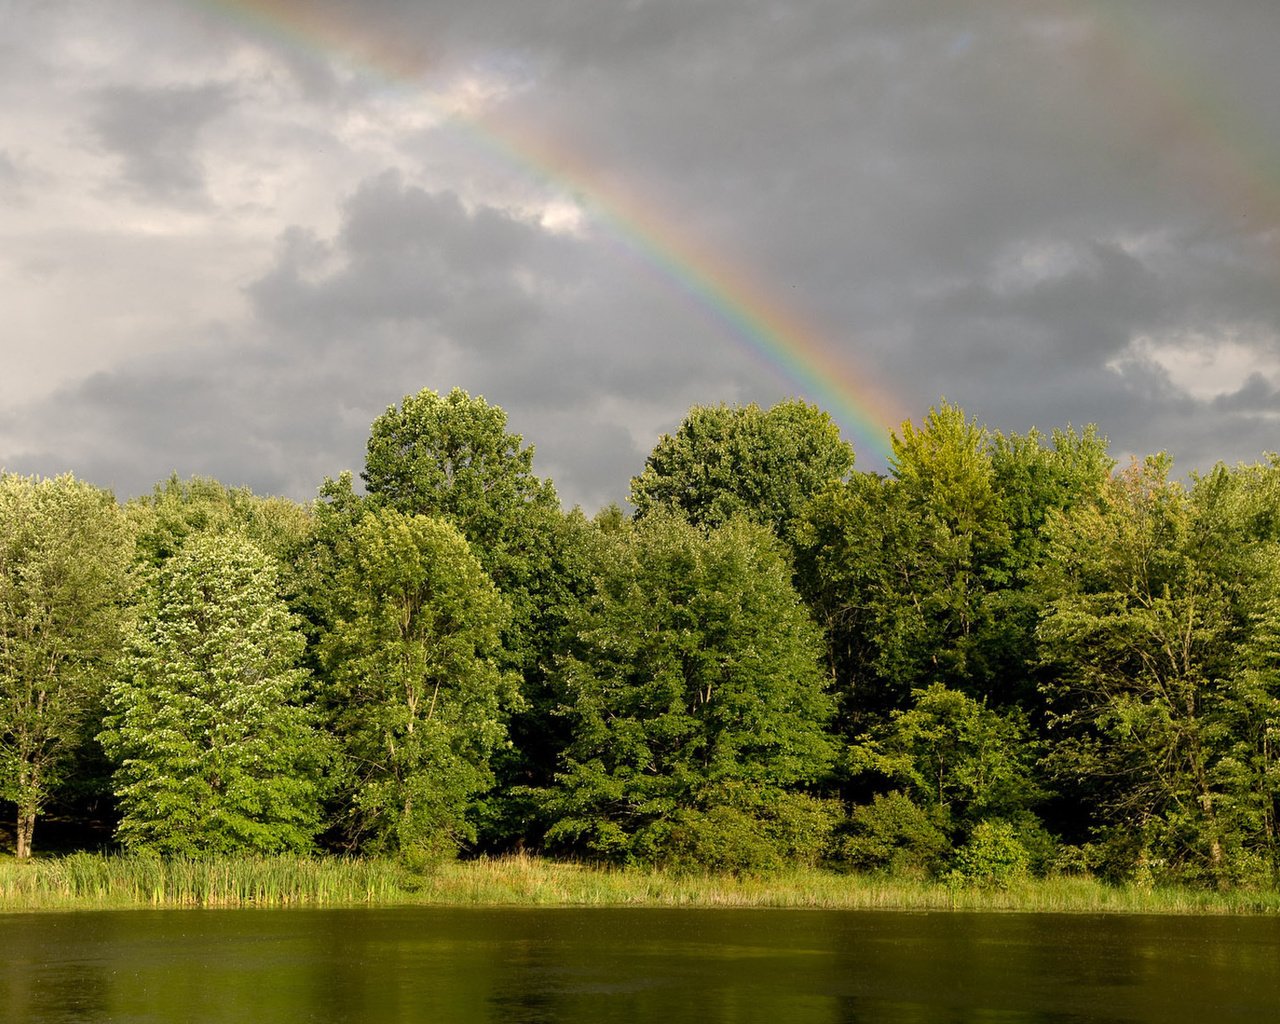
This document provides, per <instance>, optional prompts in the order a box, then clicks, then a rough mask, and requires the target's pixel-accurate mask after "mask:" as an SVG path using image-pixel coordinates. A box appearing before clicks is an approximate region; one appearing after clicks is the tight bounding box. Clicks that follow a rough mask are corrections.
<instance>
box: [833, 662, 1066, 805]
mask: <svg viewBox="0 0 1280 1024" xmlns="http://www.w3.org/2000/svg"><path fill="white" fill-rule="evenodd" d="M1037 754H1038V751H1037V745H1036V744H1035V743H1034V741H1032V739H1031V737H1030V730H1029V729H1028V727H1027V723H1026V721H1025V719H1024V718H1023V716H1022V715H1021V714H1020V713H1019V712H1017V711H1009V712H1004V713H1001V712H997V711H995V710H993V709H991V708H988V707H986V706H985V705H983V704H981V703H979V702H978V701H975V700H973V699H972V698H971V697H966V696H965V695H964V694H962V693H957V692H956V691H954V690H948V689H947V688H946V687H945V686H942V685H941V684H939V683H935V684H933V685H932V686H930V687H928V688H926V689H924V690H917V691H916V693H915V695H914V701H913V703H912V706H911V707H910V708H909V709H908V710H905V711H895V712H894V713H893V715H892V717H891V719H890V723H889V725H888V727H887V728H885V729H884V730H882V731H881V732H880V734H879V735H877V736H876V737H874V738H871V739H869V740H867V741H866V742H865V743H863V744H860V745H858V746H856V747H854V748H853V751H852V756H853V759H854V764H855V768H856V769H858V770H862V771H871V772H875V773H876V774H878V775H881V776H883V777H884V778H885V779H887V780H888V781H889V782H890V783H891V784H892V785H893V786H894V787H895V788H897V789H899V790H901V791H903V792H905V793H907V794H908V795H909V796H910V797H911V798H912V799H913V800H914V801H915V802H916V803H918V804H919V805H920V806H921V807H926V808H930V809H933V808H936V809H937V810H938V811H940V812H941V814H942V817H943V819H944V820H946V821H948V822H953V823H955V824H957V825H960V826H962V827H963V826H964V825H965V824H966V823H968V825H969V826H970V827H971V826H972V824H973V823H974V822H976V821H979V820H982V819H983V818H992V817H999V818H1007V817H1014V816H1016V815H1017V814H1019V813H1020V812H1022V811H1025V810H1027V809H1028V808H1029V807H1031V805H1032V804H1034V803H1035V801H1036V800H1038V799H1039V798H1040V797H1041V796H1042V795H1043V794H1042V793H1041V791H1040V788H1039V786H1038V785H1037V783H1036V780H1035V762H1036V758H1037Z"/></svg>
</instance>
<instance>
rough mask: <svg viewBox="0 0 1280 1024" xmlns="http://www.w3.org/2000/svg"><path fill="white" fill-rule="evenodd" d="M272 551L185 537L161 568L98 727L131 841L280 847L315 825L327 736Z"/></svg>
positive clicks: (309, 837) (304, 840) (218, 849)
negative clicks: (319, 727) (314, 709)
mask: <svg viewBox="0 0 1280 1024" xmlns="http://www.w3.org/2000/svg"><path fill="white" fill-rule="evenodd" d="M303 646H304V640H303V637H302V635H301V633H300V632H299V631H298V629H297V622H296V620H295V619H294V617H293V616H292V615H291V614H290V613H289V611H288V608H287V606H286V604H285V603H284V601H283V600H282V599H281V598H280V597H279V594H278V578H277V573H276V569H275V565H274V563H273V561H272V560H271V559H270V558H268V557H267V556H266V555H265V554H264V553H263V552H262V551H261V549H259V548H258V547H257V546H256V545H254V544H253V543H252V542H250V541H247V540H244V539H243V538H240V537H237V536H235V535H234V534H227V535H218V534H198V535H195V536H192V537H190V538H189V539H188V540H187V541H186V543H185V544H183V545H182V547H181V548H179V549H178V550H177V552H176V553H174V554H173V555H172V556H171V557H170V558H168V559H167V560H166V561H165V562H164V563H163V565H161V566H160V567H159V568H158V569H157V570H156V571H155V573H154V575H153V576H152V578H151V580H150V582H149V585H148V586H147V588H146V591H145V594H144V598H143V601H142V606H141V609H140V616H139V620H138V623H137V626H136V629H135V632H134V634H133V636H132V638H131V640H130V643H129V650H128V654H127V657H126V658H125V659H124V661H123V665H122V671H121V674H120V676H119V678H118V679H117V680H116V681H115V682H114V683H113V684H112V686H111V688H110V691H109V694H108V710H109V714H108V716H107V718H106V720H105V723H104V724H105V728H104V730H103V732H102V733H101V735H100V739H101V742H102V745H103V747H104V749H105V750H106V751H107V753H108V755H109V756H110V757H111V758H112V760H113V761H114V762H115V764H116V766H117V767H116V771H115V776H114V779H115V787H116V795H117V797H118V798H119V805H120V811H121V821H120V825H119V830H118V836H119V838H120V840H121V842H123V843H124V844H125V845H126V846H127V847H129V848H131V849H140V850H154V851H156V852H159V853H166V854H185V855H191V854H198V853H240V852H248V853H278V852H283V851H301V850H306V849H308V848H310V846H311V845H312V843H313V840H314V837H315V835H316V833H317V832H318V831H319V828H320V824H321V819H320V797H321V795H322V782H321V780H322V775H323V770H324V767H325V761H326V759H327V753H326V744H325V742H324V740H323V739H322V737H321V736H320V734H319V733H318V732H317V731H316V729H315V728H314V725H313V716H312V713H311V711H310V710H309V709H307V708H306V707H305V706H304V703H303V701H304V697H305V693H304V686H305V676H306V673H305V672H304V671H303V670H301V669H299V668H298V667H297V665H298V661H299V659H300V657H301V655H302V649H303Z"/></svg>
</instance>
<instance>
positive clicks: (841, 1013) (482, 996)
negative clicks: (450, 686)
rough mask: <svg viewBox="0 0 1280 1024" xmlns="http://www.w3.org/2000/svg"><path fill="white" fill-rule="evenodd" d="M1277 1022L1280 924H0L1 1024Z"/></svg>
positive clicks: (176, 919) (996, 918)
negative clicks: (216, 1023) (224, 1023)
mask: <svg viewBox="0 0 1280 1024" xmlns="http://www.w3.org/2000/svg"><path fill="white" fill-rule="evenodd" d="M1276 1019H1280V920H1275V919H1268V918H1175V917H1143V916H1135V917H1119V916H1114V917H1110V916H1108V917H1102V916H1066V915H1062V916H1059V915H1030V914H1025V915H1024V914H898V913H867V912H853V911H811V910H800V911H787V910H652V909H628V910H616V909H595V910H535V909H433V908H397V909H371V910H203V911H199V910H196V911H188V910H162V911H147V910H133V911H120V912H107V911H98V912H89V913H47V914H3V915H0V1020H5V1021H8V1020H12V1021H28V1022H55V1021H57V1022H71V1021H74V1022H76V1024H82V1022H94V1021H118V1022H157V1024H159V1022H164V1024H169V1022H181V1021H190V1022H214V1021H227V1022H235V1024H246V1022H255V1021H271V1022H273V1024H274V1022H294V1021H316V1022H336V1021H352V1022H361V1024H366V1022H367V1024H381V1022H389V1021H396V1022H400V1021H414V1022H418V1021H423V1022H436V1021H448V1022H464V1024H465V1022H480V1021H485V1022H488V1021H493V1022H498V1021H501V1022H504V1024H507V1022H551V1021H557V1022H558V1021H583V1022H586V1021H591V1022H605V1021H628V1022H636V1021H657V1022H661V1024H681V1022H685V1021H690V1022H694V1021H696V1022H698V1024H713V1022H730V1021H732V1022H738V1021H767V1022H770V1024H792V1022H796V1024H806V1022H824V1024H825V1022H850V1024H852V1022H864V1021H865V1022H876V1024H908V1022H910V1024H932V1022H947V1024H968V1022H973V1024H978V1022H981V1024H993V1022H1002V1024H1003V1022H1023V1021H1035V1022H1046V1024H1048V1022H1053V1024H1067V1022H1083V1021H1160V1022H1177V1021H1194V1022H1196V1024H1204V1022H1221V1021H1237V1020H1238V1021H1250V1022H1262V1021H1270V1020H1276Z"/></svg>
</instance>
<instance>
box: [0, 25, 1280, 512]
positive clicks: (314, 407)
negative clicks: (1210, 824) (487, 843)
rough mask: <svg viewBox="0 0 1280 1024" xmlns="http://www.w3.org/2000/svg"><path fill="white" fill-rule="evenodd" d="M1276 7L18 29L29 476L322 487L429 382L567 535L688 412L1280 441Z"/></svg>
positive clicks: (16, 383) (4, 306) (10, 30)
mask: <svg viewBox="0 0 1280 1024" xmlns="http://www.w3.org/2000/svg"><path fill="white" fill-rule="evenodd" d="M1277 40H1280V4H1277V3H1275V2H1274V0H1256V2H1254V0H1222V2H1220V3H1212V4H1209V3H1204V2H1203V0H1129V2H1122V0H948V2H947V3H937V2H935V0H807V2H800V0H696V2H695V0H617V2H615V0H535V2H523V3H515V2H512V0H456V2H455V0H432V2H423V0H359V2H343V3H336V2H330V0H253V2H196V0H0V105H2V108H3V109H4V111H5V117H4V118H3V120H2V121H0V345H2V352H3V362H2V363H0V467H3V468H4V469H6V470H8V471H11V472H22V473H36V474H41V475H53V474H55V473H61V472H68V471H70V472H73V473H75V474H76V475H77V476H79V477H81V478H83V479H86V480H89V481H91V482H93V483H96V484H99V485H102V486H106V487H111V488H112V489H114V490H115V492H116V494H117V496H119V497H121V498H126V497H129V496H131V495H135V494H139V493H145V492H147V491H149V490H150V489H151V487H152V485H153V484H154V483H155V482H157V481H159V480H162V479H164V478H166V477H168V476H169V475H170V474H171V473H175V472H176V473H177V474H178V475H179V476H182V477H189V476H193V475H201V476H213V477H216V478H218V479H220V480H222V481H223V482H224V483H227V484H231V485H237V486H239V485H245V486H249V487H252V488H253V489H254V490H255V491H258V492H260V493H264V494H282V495H286V496H290V497H293V498H296V499H300V500H303V499H308V498H311V497H313V496H314V495H315V493H316V489H317V487H318V486H319V485H320V483H321V482H322V481H323V479H324V478H325V477H326V476H336V475H337V474H338V473H339V472H341V471H343V470H347V469H350V470H352V471H354V472H355V473H356V474H357V475H358V473H359V470H360V468H361V466H362V461H363V452H364V445H365V441H366V439H367V437H368V430H369V425H370V423H371V422H372V421H373V419H374V418H375V417H376V416H378V415H379V414H380V413H381V412H382V411H384V410H385V409H386V408H387V407H388V406H390V405H393V404H395V403H398V402H399V401H400V400H401V398H402V397H403V396H405V395H407V394H413V393H416V392H418V391H419V390H421V389H423V388H430V389H432V390H435V391H438V392H440V393H445V392H448V391H449V390H450V389H452V388H455V387H459V388H462V389H464V390H466V391H467V392H469V393H470V394H472V395H483V396H484V397H485V399H486V400H487V401H488V402H490V403H491V404H496V405H499V406H501V407H502V408H503V409H504V410H505V411H506V413H507V416H508V425H509V428H510V429H511V430H512V431H514V432H516V433H518V434H521V435H522V436H523V437H524V439H525V441H526V442H527V443H532V444H533V445H534V446H535V448H536V452H537V454H536V457H535V461H534V466H535V470H536V471H537V472H538V473H539V474H540V475H542V476H549V477H550V478H551V479H552V480H553V481H554V482H555V484H556V487H557V490H558V491H559V493H560V495H561V498H562V500H563V501H564V502H565V504H566V505H573V504H581V505H582V506H583V507H584V508H585V509H587V510H589V511H590V510H594V509H595V508H598V507H600V506H602V505H604V504H606V503H608V502H612V501H623V500H624V499H625V498H626V495H627V491H628V486H629V481H630V478H631V477H632V476H634V475H635V474H637V473H639V472H640V470H641V469H642V468H643V465H644V460H645V457H646V455H647V454H648V453H649V451H650V450H651V449H652V447H653V445H654V443H655V442H656V441H657V439H658V437H659V436H660V435H661V434H662V433H664V432H670V431H672V430H674V429H675V428H676V427H677V426H678V425H679V423H680V421H681V419H682V418H683V416H684V415H685V413H686V412H687V411H688V409H689V408H690V406H692V405H695V404H716V403H720V402H726V403H730V404H745V403H748V402H756V403H759V404H761V405H762V406H768V405H771V404H773V403H774V402H777V401H780V400H782V399H785V398H790V397H799V398H804V399H805V400H808V401H812V402H815V403H816V404H818V405H821V406H822V407H823V408H825V409H827V410H828V411H829V412H831V413H832V415H833V416H834V417H835V419H836V420H837V422H839V423H840V424H841V427H842V429H843V430H844V432H845V436H846V437H847V438H848V440H849V441H850V442H851V443H852V444H853V445H854V448H855V451H856V454H857V468H859V469H864V470H876V471H882V470H884V469H885V468H886V466H887V465H888V463H887V458H888V451H889V447H888V445H889V442H888V439H889V436H890V432H891V431H893V430H895V429H900V424H901V423H902V422H903V421H904V420H908V419H910V420H913V421H915V422H916V423H919V422H920V420H921V419H922V418H923V417H924V416H925V415H927V413H928V410H929V408H930V407H931V406H933V405H936V404H937V403H939V402H940V401H941V400H943V399H945V400H947V401H950V402H952V403H956V404H959V405H960V406H962V407H963V408H964V409H965V410H966V411H967V412H968V413H969V414H970V415H971V416H972V417H974V418H976V419H978V420H979V421H981V422H982V423H985V424H986V425H988V426H989V427H991V428H992V429H996V430H1001V431H1004V432H1011V431H1013V432H1019V433H1021V432H1024V431H1026V430H1028V429H1030V428H1032V427H1037V428H1039V429H1040V430H1042V431H1046V432H1048V431H1051V430H1053V429H1054V428H1058V427H1066V426H1073V427H1076V428H1080V427H1083V426H1085V425H1087V424H1096V425H1097V427H1098V429H1099V430H1100V431H1101V432H1102V433H1103V434H1104V435H1105V436H1106V437H1107V438H1108V439H1109V440H1110V444H1111V451H1112V454H1113V456H1115V457H1116V458H1117V459H1118V460H1120V461H1121V462H1123V461H1125V460H1127V459H1128V458H1129V457H1131V456H1133V455H1138V456H1141V455H1144V454H1147V453H1151V452H1155V451H1159V450H1167V451H1168V452H1169V453H1170V454H1171V455H1172V456H1173V457H1174V459H1175V467H1176V468H1177V469H1178V470H1181V471H1182V472H1184V473H1185V472H1193V471H1196V470H1203V469H1207V468H1209V467H1210V466H1212V465H1213V464H1214V463H1215V462H1217V461H1219V460H1223V461H1226V462H1228V463H1235V462H1239V461H1246V462H1253V461H1256V460H1258V459H1260V458H1262V457H1264V453H1266V452H1268V451H1271V450H1274V449H1276V448H1277V447H1280V443H1278V441H1277V435H1278V432H1277V427H1278V426H1280V287H1277V286H1278V285H1280V103H1277V102H1276V97H1277V96H1280V61H1277V60H1276V59H1275V44H1276V42H1277Z"/></svg>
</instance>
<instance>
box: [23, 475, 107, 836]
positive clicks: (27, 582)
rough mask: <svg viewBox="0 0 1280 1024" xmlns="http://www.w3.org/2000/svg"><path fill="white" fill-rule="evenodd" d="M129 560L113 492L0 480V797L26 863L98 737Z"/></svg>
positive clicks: (67, 483) (73, 483)
mask: <svg viewBox="0 0 1280 1024" xmlns="http://www.w3.org/2000/svg"><path fill="white" fill-rule="evenodd" d="M131 558H132V539H131V537H130V535H129V530H128V527H127V524H126V522H125V518H124V514H123V513H122V511H121V510H120V508H119V506H118V505H117V504H116V502H115V499H114V498H113V497H112V496H111V495H110V494H109V493H107V492H105V491H102V490H99V489H98V488H96V487H92V486H90V485H89V484H86V483H82V482H81V481H78V480H76V479H74V478H73V477H70V476H60V477H56V478H52V479H38V478H35V477H23V476H16V475H13V474H4V475H2V476H0V796H3V797H4V798H5V799H7V800H11V801H13V803H14V804H16V806H17V854H18V856H19V857H20V858H25V857H29V856H30V855H31V844H32V838H33V834H34V830H35V823H36V817H37V815H38V814H39V813H40V811H41V809H42V808H43V807H44V806H45V804H46V802H47V801H48V800H49V798H50V796H51V795H52V794H53V793H54V792H55V791H56V790H57V788H58V786H59V785H60V784H61V783H62V782H63V781H64V779H65V777H66V773H67V770H68V768H69V766H70V765H71V763H72V758H73V755H74V754H76V752H77V750H78V749H79V748H80V747H81V746H82V744H83V741H84V739H85V736H86V733H87V734H88V735H89V736H91V735H92V731H93V719H94V716H95V714H96V713H97V710H98V706H99V698H100V695H101V692H102V688H103V686H104V684H105V681H106V678H107V676H108V675H109V673H110V670H111V667H112V664H113V662H114V659H115V657H116V655H117V653H118V650H119V644H120V638H121V630H122V625H123V617H124V606H125V603H126V602H127V599H128V593H129V581H128V577H127V568H128V565H129V562H130V560H131Z"/></svg>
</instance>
